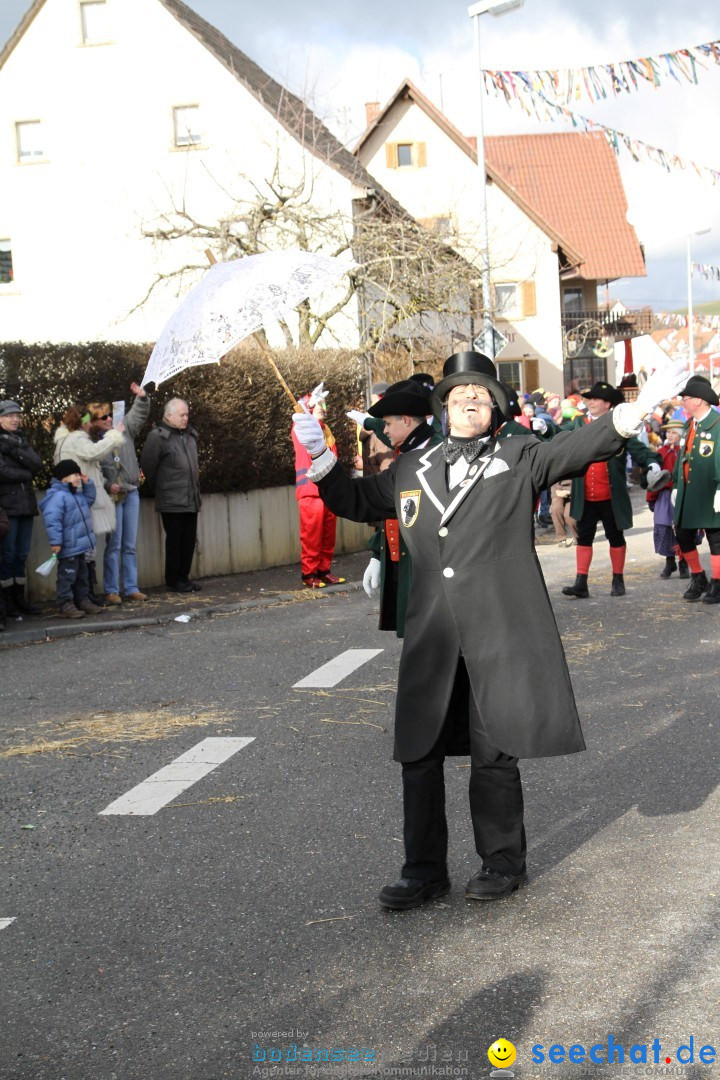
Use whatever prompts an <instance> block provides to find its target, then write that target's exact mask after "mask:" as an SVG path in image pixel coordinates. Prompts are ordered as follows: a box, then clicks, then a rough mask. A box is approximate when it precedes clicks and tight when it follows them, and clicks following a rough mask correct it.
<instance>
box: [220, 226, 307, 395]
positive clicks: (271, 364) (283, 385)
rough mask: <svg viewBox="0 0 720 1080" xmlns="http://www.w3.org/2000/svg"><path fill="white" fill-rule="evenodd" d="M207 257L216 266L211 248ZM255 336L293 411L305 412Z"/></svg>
mask: <svg viewBox="0 0 720 1080" xmlns="http://www.w3.org/2000/svg"><path fill="white" fill-rule="evenodd" d="M205 257H206V258H207V261H208V262H209V263H210V265H211V266H214V265H215V263H216V262H217V259H216V258H215V256H214V255H213V253H212V251H211V249H210V248H205ZM253 337H254V338H255V341H256V342H257V344H258V345H259V346H260V351H261V352H262V354H263V356H264V357H265V359H266V360H267V362H268V364H269V365H270V367H271V368H272V369H273V371H274V372H275V374H276V375H277V377H278V380H279V382H280V385H281V386H282V388H283V390H284V391H285V393H286V394H287V396H288V397H289V398H290V400H291V401H292V406H293V412H296V413H304V412H305V409H303V407H302V405H300V403H299V402H298V401H297V400H296V398H295V395H294V394H293V392H292V390H291V389H290V387H289V386H288V384H287V383H286V382H285V380H284V379H283V377H282V375H281V373H280V369H279V367H278V366H277V364H276V363H275V361H274V359H273V355H272V353H271V352H270V349H269V348H268V346H267V345H266V344H265V342H264V341H263V339H262V338H261V337H260V335H259V333H257V331H256V332H255V333H254V334H253Z"/></svg>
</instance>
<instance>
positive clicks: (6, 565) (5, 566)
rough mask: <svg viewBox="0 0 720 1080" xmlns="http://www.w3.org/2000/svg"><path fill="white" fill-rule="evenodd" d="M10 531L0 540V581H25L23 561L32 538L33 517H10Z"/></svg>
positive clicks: (6, 582)
mask: <svg viewBox="0 0 720 1080" xmlns="http://www.w3.org/2000/svg"><path fill="white" fill-rule="evenodd" d="M9 521H10V532H9V533H8V534H7V536H6V537H5V539H4V540H2V541H0V583H2V585H3V586H7V585H12V583H13V581H18V582H20V583H21V584H24V582H25V563H26V561H27V557H28V552H29V551H30V541H31V540H32V531H33V518H32V517H31V515H30V514H23V515H22V516H21V517H11V518H10V519H9Z"/></svg>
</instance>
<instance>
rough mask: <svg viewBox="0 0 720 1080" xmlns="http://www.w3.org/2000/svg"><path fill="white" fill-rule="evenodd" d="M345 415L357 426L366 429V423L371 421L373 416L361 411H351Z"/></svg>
mask: <svg viewBox="0 0 720 1080" xmlns="http://www.w3.org/2000/svg"><path fill="white" fill-rule="evenodd" d="M345 415H346V416H347V417H348V418H349V419H350V420H352V421H353V423H355V424H357V426H358V427H364V426H365V421H366V420H370V419H371V416H370V413H369V412H360V410H359V409H351V410H350V412H346V413H345Z"/></svg>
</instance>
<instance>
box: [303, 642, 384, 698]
mask: <svg viewBox="0 0 720 1080" xmlns="http://www.w3.org/2000/svg"><path fill="white" fill-rule="evenodd" d="M381 652H382V649H347V650H346V651H345V652H342V653H340V655H339V656H336V657H335V659H334V660H329V661H328V662H327V664H323V666H322V667H319V668H317V670H316V671H313V672H311V673H310V674H309V675H306V676H305V678H304V679H301V680H300V682H296V683H294V684H293V690H300V689H302V688H303V687H304V686H337V684H338V683H339V682H342V681H343V679H346V678H347V677H348V675H352V673H353V671H357V669H358V668H359V667H362V666H363V664H367V662H368V660H372V658H373V656H377V655H378V653H381Z"/></svg>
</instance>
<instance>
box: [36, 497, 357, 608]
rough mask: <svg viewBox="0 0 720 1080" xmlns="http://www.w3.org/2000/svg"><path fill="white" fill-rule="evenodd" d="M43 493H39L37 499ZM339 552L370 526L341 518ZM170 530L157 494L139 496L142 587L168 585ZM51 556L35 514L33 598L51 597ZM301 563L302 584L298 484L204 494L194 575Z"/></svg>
mask: <svg viewBox="0 0 720 1080" xmlns="http://www.w3.org/2000/svg"><path fill="white" fill-rule="evenodd" d="M43 495H44V492H40V491H38V492H37V496H38V501H40V499H41V498H42V497H43ZM337 524H338V528H337V541H336V544H335V552H336V554H338V555H345V554H348V553H349V552H352V551H361V550H362V549H363V548H364V547H365V544H366V543H367V541H368V539H369V537H370V535H371V529H370V528H369V526H367V525H359V524H357V523H356V522H353V521H346V520H345V519H343V518H338V523H337ZM103 549H104V541H102V540H101V541H100V543H99V546H98V560H97V563H98V575H100V571H101V569H102V552H103ZM164 550H165V534H164V532H163V528H162V522H161V521H160V515H159V514H157V513H155V503H154V500H153V499H141V500H140V527H139V530H138V541H137V551H138V569H139V581H140V588H141V589H142V588H144V587H146V586H147V587H150V586H152V585H162V584H163V580H164V579H163V560H164ZM49 557H50V547H49V545H48V541H47V535H46V533H45V527H44V525H43V521H42V517H40V518H36V519H35V527H34V529H33V538H32V547H31V548H30V556H29V558H28V564H27V565H28V592H29V594H30V596H31V597H32V599H34V600H52V599H53V598H54V596H55V574H54V573H53V574H51V576H50V577H49V578H43V577H41V576H40V575H39V574H36V573H35V568H36V567H37V566H40V564H41V563H43V562H44V561H45V560H46V559H48V558H49ZM294 562H297V563H298V585H299V584H300V566H299V562H300V540H299V533H298V512H297V501H296V499H295V488H294V487H280V488H265V489H263V490H262V491H250V492H248V493H247V494H245V495H240V494H232V495H204V496H203V505H202V512H201V514H200V517H199V519H198V541H197V550H196V555H195V560H194V562H193V568H192V571H191V573H192V576H193V577H197V578H203V577H213V576H216V575H221V574H240V573H243V572H246V571H249V570H261V569H264V568H265V567H269V566H285V565H287V564H288V563H294Z"/></svg>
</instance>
